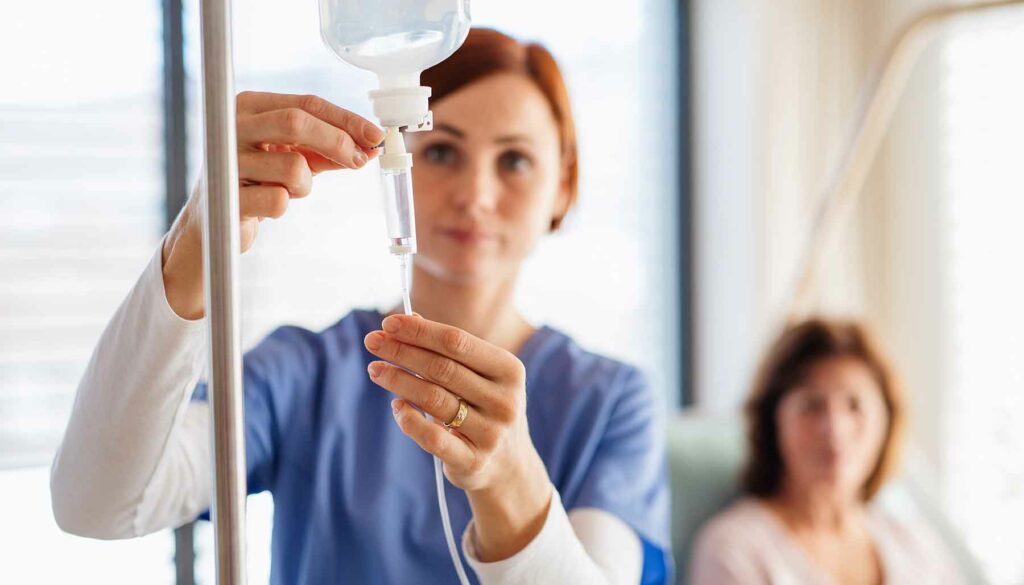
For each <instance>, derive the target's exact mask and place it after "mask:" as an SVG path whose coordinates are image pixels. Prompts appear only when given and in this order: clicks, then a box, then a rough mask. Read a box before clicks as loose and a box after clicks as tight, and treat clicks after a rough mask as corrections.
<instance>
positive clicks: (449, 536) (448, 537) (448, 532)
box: [398, 254, 469, 585]
mask: <svg viewBox="0 0 1024 585" xmlns="http://www.w3.org/2000/svg"><path fill="white" fill-rule="evenodd" d="M409 256H410V254H399V255H398V262H399V266H400V267H401V273H402V309H403V310H404V312H405V314H406V315H412V301H411V300H410V298H409V281H410V280H411V279H410V272H411V269H412V266H410V262H409ZM428 418H430V419H431V422H433V420H434V419H433V417H430V416H429V415H428ZM434 484H435V486H436V487H437V504H438V507H439V508H440V511H441V524H442V526H443V527H444V538H445V541H446V542H447V543H448V554H449V555H450V556H451V558H452V564H453V565H455V572H456V573H457V574H458V577H459V583H460V585H469V578H468V577H466V568H465V567H463V566H462V557H460V556H459V548H458V547H457V546H456V545H455V533H454V532H453V531H452V520H451V517H450V516H449V515H448V498H447V496H446V495H445V491H444V468H443V467H442V465H441V460H440V459H438V458H437V456H436V455H435V456H434Z"/></svg>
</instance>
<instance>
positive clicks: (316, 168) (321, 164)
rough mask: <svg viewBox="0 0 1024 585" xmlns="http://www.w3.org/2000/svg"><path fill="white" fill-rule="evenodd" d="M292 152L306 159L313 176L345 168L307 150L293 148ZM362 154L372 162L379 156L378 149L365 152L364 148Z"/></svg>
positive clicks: (299, 147) (298, 147)
mask: <svg viewBox="0 0 1024 585" xmlns="http://www.w3.org/2000/svg"><path fill="white" fill-rule="evenodd" d="M294 151H295V152H298V153H299V154H301V155H302V156H304V157H306V164H307V165H309V168H310V169H311V170H312V171H313V174H314V175H317V174H320V173H322V172H324V171H336V170H338V169H344V168H346V167H345V166H343V165H340V164H338V163H336V162H334V161H333V160H331V159H329V158H326V157H325V156H323V155H321V154H319V153H318V152H316V151H313V150H309V149H308V148H302V147H301V146H296V147H294ZM363 152H365V153H366V157H367V158H368V159H369V160H373V159H375V158H377V156H378V155H379V154H380V149H378V148H371V149H369V150H367V149H365V148H364V149H363Z"/></svg>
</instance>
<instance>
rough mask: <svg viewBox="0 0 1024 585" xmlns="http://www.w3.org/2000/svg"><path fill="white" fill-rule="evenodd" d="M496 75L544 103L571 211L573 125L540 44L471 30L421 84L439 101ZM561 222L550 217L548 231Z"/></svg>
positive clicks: (556, 72) (558, 75) (556, 73)
mask: <svg viewBox="0 0 1024 585" xmlns="http://www.w3.org/2000/svg"><path fill="white" fill-rule="evenodd" d="M499 73H514V74H518V75H523V76H525V77H527V78H529V79H530V80H531V81H533V83H534V84H535V85H536V86H537V88H538V89H539V90H540V91H541V93H542V94H544V97H545V98H547V100H548V104H549V105H550V106H551V113H552V114H553V115H554V118H555V123H556V124H557V125H558V137H559V139H560V141H561V145H562V163H563V168H564V169H565V173H566V181H567V184H568V188H569V205H568V207H567V209H569V208H571V207H572V206H573V205H574V204H575V203H576V199H577V197H578V189H579V164H578V161H577V154H576V124H575V122H574V121H573V116H572V108H571V107H570V104H569V91H568V90H567V89H566V86H565V79H564V78H563V77H562V71H561V69H559V67H558V63H557V62H556V61H555V58H554V57H553V56H552V55H551V53H550V52H549V51H548V50H547V49H545V48H544V47H543V46H542V45H540V44H538V43H523V42H520V41H518V40H516V39H514V38H512V37H510V36H508V35H506V34H503V33H500V32H498V31H496V30H492V29H488V28H474V29H472V30H470V31H469V36H468V37H467V38H466V42H465V43H463V45H462V47H460V48H459V49H458V50H457V51H455V53H454V54H453V55H452V56H451V57H449V58H447V59H445V60H444V61H442V62H441V63H439V64H437V65H435V66H433V67H431V68H430V69H427V70H426V71H424V72H423V75H422V77H421V83H422V84H423V85H426V86H429V87H430V88H431V90H432V92H433V93H432V97H431V99H433V100H435V101H437V100H443V99H444V98H445V97H446V96H448V95H450V94H452V93H455V92H456V91H458V90H459V89H460V88H462V87H465V86H466V85H469V84H470V83H473V82H474V81H478V80H480V79H483V78H484V77H487V76H490V75H496V74H499ZM563 219H564V217H556V218H553V219H552V221H551V230H552V231H554V230H556V229H558V227H559V226H560V225H561V223H562V220H563Z"/></svg>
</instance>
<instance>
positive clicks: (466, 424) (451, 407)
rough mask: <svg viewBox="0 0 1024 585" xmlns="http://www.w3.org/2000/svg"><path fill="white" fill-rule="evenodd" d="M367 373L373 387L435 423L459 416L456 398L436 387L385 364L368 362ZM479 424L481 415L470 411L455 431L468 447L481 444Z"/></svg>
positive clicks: (483, 426) (484, 437)
mask: <svg viewBox="0 0 1024 585" xmlns="http://www.w3.org/2000/svg"><path fill="white" fill-rule="evenodd" d="M367 372H368V373H369V374H370V379H371V380H373V382H374V383H375V384H377V385H378V386H380V387H381V388H384V389H385V390H388V391H390V392H393V393H394V394H397V395H398V396H399V397H401V398H404V399H405V400H406V401H407V402H410V403H412V404H414V405H416V407H417V408H419V409H420V410H422V411H424V412H426V413H427V414H429V415H430V416H432V417H434V419H435V420H436V421H437V422H438V423H445V422H448V421H451V420H453V419H454V418H455V416H456V415H457V414H458V413H459V398H458V397H457V396H455V395H454V394H452V393H451V392H449V391H448V390H445V389H444V388H442V387H441V386H438V385H437V384H434V383H432V382H428V381H426V380H423V379H421V378H417V377H416V376H413V375H412V374H410V373H409V372H406V371H405V370H403V369H401V368H398V367H395V366H392V365H390V364H387V363H385V362H371V363H370V365H369V366H368V367H367ZM466 405H467V407H470V406H471V405H470V404H469V403H468V402H467V403H466ZM474 415H475V416H474ZM481 423H483V415H482V414H481V413H479V412H475V411H471V412H470V413H469V414H468V415H467V416H466V420H465V421H463V423H462V424H461V425H460V426H459V427H458V429H459V431H460V432H461V433H463V434H464V435H465V436H466V437H467V438H468V439H469V440H470V441H471V442H472V443H474V444H476V440H477V439H478V438H479V439H481V440H484V441H486V438H487V437H486V436H485V435H486V434H485V433H481V431H482V430H483V429H484V428H485V427H486V425H482V424H481Z"/></svg>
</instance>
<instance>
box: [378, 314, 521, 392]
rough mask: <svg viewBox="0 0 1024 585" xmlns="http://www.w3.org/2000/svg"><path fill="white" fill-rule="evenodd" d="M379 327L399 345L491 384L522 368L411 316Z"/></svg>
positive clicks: (447, 328) (475, 340)
mask: <svg viewBox="0 0 1024 585" xmlns="http://www.w3.org/2000/svg"><path fill="white" fill-rule="evenodd" d="M383 327H384V331H386V332H387V333H388V334H389V335H392V336H394V337H395V338H396V339H398V340H399V341H402V342H405V343H410V344H412V345H416V346H419V347H422V348H424V349H429V350H430V351H433V352H435V353H438V354H440V355H443V356H447V357H449V358H451V359H453V360H455V361H456V362H459V363H460V364H464V365H466V366H467V367H468V368H470V369H472V370H473V371H474V372H477V373H479V374H480V375H482V376H485V377H487V378H490V379H491V380H499V379H506V378H509V377H512V376H513V375H515V374H516V373H517V371H518V370H519V369H521V368H522V364H521V363H520V362H519V359H518V358H516V356H514V355H512V353H510V352H508V351H505V350H504V349H502V348H500V347H498V346H496V345H493V344H491V343H488V342H486V341H484V340H482V339H480V338H479V337H475V336H473V335H470V334H469V333H466V332H465V331H463V330H462V329H459V328H458V327H452V326H451V325H445V324H443V323H437V322H436V321H429V320H427V319H424V318H422V317H415V316H411V315H391V316H389V317H387V318H385V319H384V322H383Z"/></svg>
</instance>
